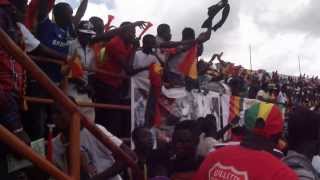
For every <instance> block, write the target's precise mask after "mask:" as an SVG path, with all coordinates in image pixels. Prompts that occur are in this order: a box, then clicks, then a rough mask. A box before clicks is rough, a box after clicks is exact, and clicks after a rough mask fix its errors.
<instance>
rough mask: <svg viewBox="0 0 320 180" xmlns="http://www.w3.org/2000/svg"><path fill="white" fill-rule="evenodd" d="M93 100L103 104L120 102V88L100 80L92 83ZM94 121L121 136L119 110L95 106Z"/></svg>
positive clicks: (121, 126) (121, 121)
mask: <svg viewBox="0 0 320 180" xmlns="http://www.w3.org/2000/svg"><path fill="white" fill-rule="evenodd" d="M94 94H95V98H94V99H95V102H97V103H103V104H120V103H121V90H120V88H114V87H112V86H110V85H108V84H105V83H102V82H100V81H95V83H94ZM96 123H97V124H100V125H102V126H104V127H105V128H106V129H108V130H109V131H110V132H111V133H112V134H113V135H115V136H118V137H121V136H122V134H123V120H122V118H121V111H119V110H107V109H100V108H96Z"/></svg>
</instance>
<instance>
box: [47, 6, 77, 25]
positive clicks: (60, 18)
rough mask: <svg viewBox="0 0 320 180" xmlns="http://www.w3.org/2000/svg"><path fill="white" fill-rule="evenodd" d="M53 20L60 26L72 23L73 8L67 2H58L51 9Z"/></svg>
mask: <svg viewBox="0 0 320 180" xmlns="http://www.w3.org/2000/svg"><path fill="white" fill-rule="evenodd" d="M52 13H53V17H54V20H55V22H56V23H57V24H58V25H59V26H61V27H66V26H69V25H71V24H72V18H73V17H72V14H73V10H72V8H71V6H70V5H69V4H68V3H64V2H61V3H58V4H56V5H55V6H54V7H53V10H52Z"/></svg>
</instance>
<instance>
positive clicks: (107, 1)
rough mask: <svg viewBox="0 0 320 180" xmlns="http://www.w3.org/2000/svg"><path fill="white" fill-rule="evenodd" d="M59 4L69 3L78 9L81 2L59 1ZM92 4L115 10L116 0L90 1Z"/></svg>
mask: <svg viewBox="0 0 320 180" xmlns="http://www.w3.org/2000/svg"><path fill="white" fill-rule="evenodd" d="M58 2H67V3H69V4H70V5H71V6H72V7H73V8H74V9H76V8H78V6H79V4H80V2H81V1H80V0H57V1H56V3H58ZM89 3H90V4H96V5H99V6H100V5H103V6H105V7H106V8H107V9H115V8H116V6H115V0H89Z"/></svg>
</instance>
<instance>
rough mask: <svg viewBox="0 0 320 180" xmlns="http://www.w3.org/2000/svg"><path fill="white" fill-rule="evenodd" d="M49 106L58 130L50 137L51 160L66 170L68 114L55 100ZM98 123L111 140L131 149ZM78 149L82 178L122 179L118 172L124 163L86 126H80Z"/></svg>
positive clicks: (126, 149)
mask: <svg viewBox="0 0 320 180" xmlns="http://www.w3.org/2000/svg"><path fill="white" fill-rule="evenodd" d="M50 110H51V118H52V120H53V122H54V123H55V125H56V127H57V128H58V129H59V130H60V132H61V133H60V134H59V135H58V136H57V137H55V138H54V140H53V161H54V163H55V164H56V166H57V167H58V168H60V169H61V170H63V171H64V172H67V171H68V162H67V159H68V158H67V153H68V151H67V149H68V143H69V140H68V137H69V130H70V128H69V125H70V123H69V122H70V114H68V113H67V112H66V111H64V110H63V109H62V107H61V106H59V105H57V104H54V105H53V106H52V107H51V109H50ZM97 126H98V127H99V128H100V130H101V131H102V132H104V133H105V135H106V136H108V137H109V138H110V139H111V140H112V142H113V143H115V144H116V145H117V146H119V147H120V148H122V149H124V150H125V151H126V152H129V151H130V150H128V148H127V147H126V146H125V145H124V144H123V143H122V141H121V140H120V139H118V138H117V137H115V136H113V135H112V134H111V133H110V132H108V131H107V130H106V129H105V128H103V127H102V126H100V125H97ZM80 150H81V172H82V173H81V177H82V178H84V179H86V178H89V179H110V180H120V179H121V178H120V176H119V175H118V174H119V173H120V172H121V171H122V170H123V169H124V166H123V164H122V163H121V162H119V161H117V160H115V159H114V157H113V155H112V153H111V152H110V150H108V149H107V148H106V147H105V146H104V145H103V144H102V143H101V142H99V140H98V139H96V138H95V137H94V136H93V135H92V134H91V133H90V132H89V131H88V130H87V129H85V128H81V131H80ZM131 154H132V153H131Z"/></svg>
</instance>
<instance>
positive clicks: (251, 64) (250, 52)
mask: <svg viewBox="0 0 320 180" xmlns="http://www.w3.org/2000/svg"><path fill="white" fill-rule="evenodd" d="M251 51H252V50H251V44H250V45H249V54H250V70H251V71H252V52H251Z"/></svg>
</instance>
